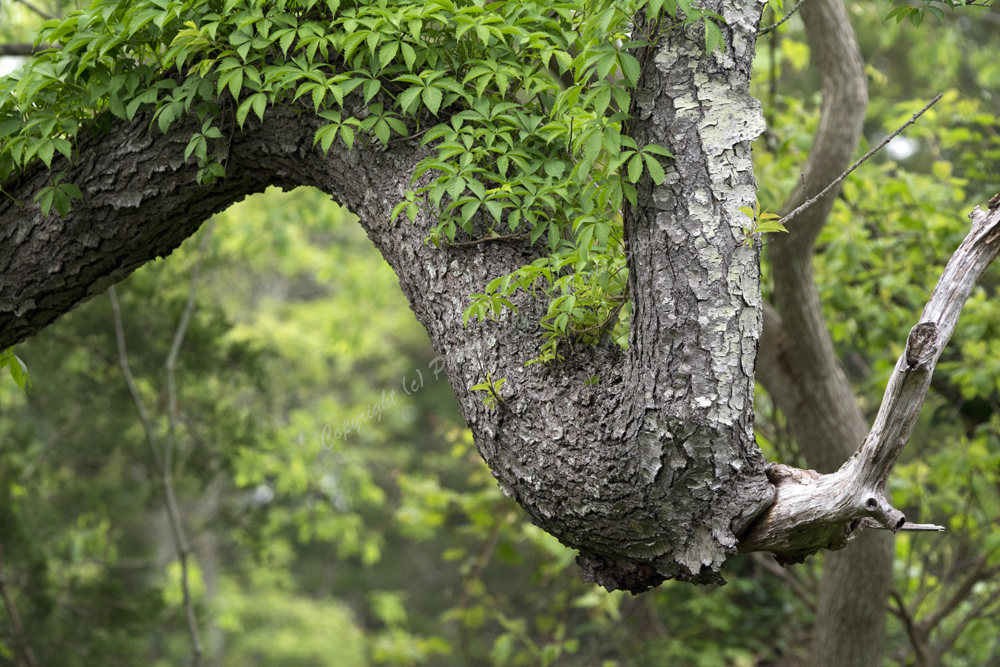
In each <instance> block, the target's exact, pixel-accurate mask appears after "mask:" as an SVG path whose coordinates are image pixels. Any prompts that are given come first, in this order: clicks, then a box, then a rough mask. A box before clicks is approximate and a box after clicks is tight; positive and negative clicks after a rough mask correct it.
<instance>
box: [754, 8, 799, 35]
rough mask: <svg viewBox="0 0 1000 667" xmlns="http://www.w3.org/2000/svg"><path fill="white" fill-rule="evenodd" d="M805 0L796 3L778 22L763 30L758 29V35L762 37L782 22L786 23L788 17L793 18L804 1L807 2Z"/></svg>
mask: <svg viewBox="0 0 1000 667" xmlns="http://www.w3.org/2000/svg"><path fill="white" fill-rule="evenodd" d="M805 1H806V0H799V1H798V2H797V3H796V4H795V6H794V7H792V9H791V10H790V11H789V12H788V13H787V14H785V15H784V16H783V17H781V20H780V21H778V22H777V23H772V24H771V25H769V26H767V27H766V28H764V29H763V30H758V31H757V36H758V37H760V36H761V35H766V34H767V33H769V32H771V31H772V30H774V29H776V28H777V27H778V26H780V25H781V24H782V23H784V22H785V21H787V20H788V19H790V18H792V14H794V13H795V12H797V11H799V7H801V6H802V3H803V2H805Z"/></svg>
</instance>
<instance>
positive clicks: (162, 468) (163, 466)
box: [108, 222, 214, 667]
mask: <svg viewBox="0 0 1000 667" xmlns="http://www.w3.org/2000/svg"><path fill="white" fill-rule="evenodd" d="M213 224H214V222H213V223H209V226H208V228H207V229H206V230H205V232H204V233H203V236H202V239H201V244H200V246H199V248H198V256H197V259H196V260H195V266H194V269H193V270H192V272H191V290H190V293H189V294H188V301H187V305H186V307H185V309H184V314H183V315H182V316H181V321H180V324H179V325H178V327H177V331H176V332H175V333H174V340H173V344H172V345H171V347H170V353H169V354H168V355H167V361H166V368H167V392H168V405H167V414H168V427H167V441H166V448H165V450H164V451H163V452H162V453H161V451H160V447H159V444H158V443H157V440H156V433H155V431H154V430H153V423H152V420H151V419H150V417H149V413H148V412H147V410H146V406H145V403H144V402H143V400H142V395H141V394H140V393H139V389H138V387H137V386H136V384H135V379H134V378H133V376H132V371H131V369H130V367H129V364H128V356H127V353H126V350H125V331H124V326H123V324H122V317H121V308H120V306H119V304H118V295H117V293H116V292H115V288H114V286H111V287H110V288H108V298H109V299H111V308H112V310H113V311H114V318H115V333H116V334H117V338H118V355H119V363H120V364H121V367H122V373H123V374H124V375H125V381H126V382H127V383H128V387H129V391H130V392H131V393H132V400H133V401H134V402H135V405H136V408H137V409H138V410H139V419H140V420H141V421H142V425H143V428H144V429H145V431H146V439H147V440H148V441H149V446H150V449H151V450H152V451H153V459H154V461H155V462H156V467H157V468H158V470H159V473H160V479H161V480H162V484H163V495H164V499H165V502H166V506H167V515H168V517H169V519H170V529H171V533H172V535H173V540H174V547H175V548H176V549H177V555H178V559H179V560H180V564H181V591H182V593H183V597H184V609H185V612H186V615H187V623H188V632H189V633H190V635H191V651H192V661H191V664H192V665H193V666H194V667H198V666H199V665H200V664H201V656H202V652H203V649H202V644H201V636H200V633H199V630H198V618H197V616H196V614H195V609H194V601H193V599H192V598H191V590H190V585H189V581H188V574H189V573H188V556H189V555H190V553H191V547H190V545H189V544H188V542H187V538H186V536H185V534H184V526H183V524H182V522H181V511H180V507H179V505H178V503H177V497H176V495H175V493H174V485H173V480H172V477H171V470H172V463H173V451H174V443H175V431H176V426H177V421H178V419H177V394H176V382H175V370H176V364H177V356H178V354H179V353H180V347H181V344H182V343H183V342H184V335H185V333H186V332H187V328H188V325H189V324H190V322H191V316H192V314H193V313H194V306H195V292H196V288H197V283H198V275H199V272H200V270H201V260H202V256H203V255H204V253H205V248H206V246H207V245H208V240H209V238H210V237H211V234H212V228H213Z"/></svg>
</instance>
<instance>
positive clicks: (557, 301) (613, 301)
mask: <svg viewBox="0 0 1000 667" xmlns="http://www.w3.org/2000/svg"><path fill="white" fill-rule="evenodd" d="M609 228H611V225H604V224H600V225H595V226H594V227H592V228H590V229H587V230H585V231H584V235H582V237H581V238H582V240H583V241H585V242H586V244H585V245H577V246H573V245H572V244H569V243H566V244H561V245H560V246H559V247H558V248H557V249H556V250H555V251H554V252H552V253H551V254H550V255H549V256H548V257H542V258H539V259H537V260H535V261H534V262H532V263H531V264H529V265H527V266H523V267H521V268H520V269H518V270H516V271H514V272H513V273H511V274H508V275H506V276H502V277H500V278H495V279H494V280H492V281H490V282H489V283H487V285H486V290H485V292H483V293H477V294H473V295H472V304H471V305H469V307H468V308H466V310H465V312H464V313H463V316H462V317H463V321H465V322H466V323H468V321H469V319H470V318H472V317H476V318H479V319H498V318H500V317H502V316H504V315H503V309H504V307H506V308H509V309H510V310H511V311H512V312H514V313H516V312H517V308H516V307H515V305H514V304H513V303H512V302H511V301H510V299H511V298H512V297H513V295H514V294H515V293H516V292H518V291H524V292H525V293H527V294H529V295H530V296H531V297H532V298H534V299H536V300H538V301H541V302H542V303H545V304H547V306H546V307H547V311H546V314H545V315H544V316H543V317H542V321H541V326H542V331H543V333H542V336H543V344H542V346H541V349H540V352H539V355H538V357H536V358H535V359H532V360H531V361H529V362H528V363H529V364H531V363H534V362H549V361H554V360H557V359H559V358H560V352H559V348H560V345H573V344H574V343H582V344H585V345H594V344H597V343H600V342H601V341H602V339H605V338H607V339H608V340H610V341H613V342H615V343H617V344H619V345H623V346H624V345H625V344H626V343H627V334H628V323H629V313H630V304H629V300H628V280H627V278H628V267H627V263H626V260H627V257H626V254H625V251H624V244H623V242H622V238H621V236H620V235H619V236H618V237H617V238H615V237H611V236H610V235H609V236H608V237H603V234H610V233H611V230H610V229H609ZM594 231H596V233H598V234H602V236H600V237H597V238H593V237H592V236H591V233H592V232H594ZM616 232H617V233H618V234H620V227H619V229H618V230H616ZM595 248H597V249H596V250H595Z"/></svg>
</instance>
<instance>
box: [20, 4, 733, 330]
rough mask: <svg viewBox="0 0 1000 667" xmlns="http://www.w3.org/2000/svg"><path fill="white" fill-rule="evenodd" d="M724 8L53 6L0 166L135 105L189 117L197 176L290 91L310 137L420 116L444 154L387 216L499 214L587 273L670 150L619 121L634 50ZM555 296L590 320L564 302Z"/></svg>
mask: <svg viewBox="0 0 1000 667" xmlns="http://www.w3.org/2000/svg"><path fill="white" fill-rule="evenodd" d="M643 9H645V11H646V13H647V14H648V16H649V19H648V20H647V23H646V26H647V27H646V28H642V29H640V26H636V25H634V24H633V23H632V17H633V16H635V15H636V13H637V12H639V11H640V10H643ZM722 21H723V19H722V17H721V16H719V15H716V14H713V13H711V12H707V11H704V10H701V9H699V8H697V7H695V6H693V5H692V4H691V2H690V1H689V0H624V1H619V0H568V1H566V2H560V3H556V4H551V3H539V2H535V1H534V0H528V1H525V0H520V1H517V2H494V3H487V2H486V1H485V0H433V1H432V2H413V1H411V0H343V1H341V0H326V1H325V2H319V1H318V0H281V1H279V2H266V1H265V0H142V1H139V2H134V1H131V0H129V1H126V0H94V2H93V3H92V4H91V6H90V7H89V8H88V9H86V10H82V11H77V12H74V13H73V14H71V15H70V16H69V17H68V18H66V19H62V20H51V21H47V22H46V23H45V24H44V25H43V28H42V30H41V31H40V32H39V34H38V37H37V43H42V42H45V43H49V44H53V45H57V46H58V48H56V49H53V50H51V51H49V52H47V53H44V54H42V55H40V56H37V57H36V58H34V59H32V60H31V61H30V62H29V63H28V65H26V66H25V67H24V68H22V69H21V70H19V71H18V72H15V73H14V74H12V75H10V76H9V77H6V78H3V79H0V181H3V180H5V179H7V178H8V177H10V176H12V175H16V174H17V173H20V172H22V171H23V170H24V169H26V168H27V167H28V165H29V164H31V163H32V161H33V160H35V159H36V158H37V159H40V160H41V161H42V162H43V163H44V164H45V165H46V167H49V168H51V167H52V164H53V159H54V157H55V155H56V153H57V152H58V153H60V154H62V155H64V156H65V158H66V159H67V160H69V161H72V160H73V150H74V142H75V141H76V138H77V136H78V134H79V133H80V130H81V128H83V127H92V128H95V129H96V130H98V131H100V130H101V129H102V128H106V127H107V126H108V123H109V120H110V117H111V116H115V117H118V118H121V119H125V120H133V119H134V118H136V117H137V115H139V114H142V115H143V116H142V117H143V118H146V119H147V120H148V121H149V122H150V123H151V124H152V125H155V126H156V128H158V129H159V131H160V132H163V133H166V132H168V131H170V128H171V127H173V126H174V125H175V124H176V123H178V122H179V121H181V120H182V119H187V118H189V117H192V116H196V117H197V119H198V122H199V123H200V129H198V130H195V129H193V128H192V129H188V130H186V131H188V132H190V138H189V142H188V145H187V148H186V150H185V153H184V156H185V159H186V160H187V159H195V160H196V161H197V164H198V167H199V171H198V180H199V182H203V183H208V182H211V181H213V180H214V179H216V178H222V177H224V176H225V166H224V165H225V159H226V154H227V150H228V137H229V136H231V133H232V132H233V131H235V128H230V127H228V125H227V122H228V118H229V117H230V116H229V115H228V114H232V115H233V116H234V117H235V120H236V124H237V126H238V127H239V128H242V127H243V126H244V125H245V123H246V122H247V119H248V118H249V117H250V115H251V114H253V115H254V116H255V117H256V119H257V120H258V121H263V120H264V117H265V114H266V113H267V109H268V108H269V107H271V106H273V105H284V106H288V105H291V106H293V107H295V108H299V109H302V108H305V109H309V110H311V111H312V112H314V113H317V114H318V115H319V116H320V117H321V118H323V119H324V120H326V121H329V122H328V123H327V124H325V125H324V126H323V127H321V128H320V129H319V130H318V132H317V133H316V136H315V141H314V143H318V144H319V145H320V146H321V147H322V149H323V150H324V152H326V151H329V150H330V148H331V147H332V146H333V144H334V142H335V141H337V140H338V139H339V140H340V141H342V142H343V144H344V145H345V146H346V147H347V148H348V149H350V148H351V147H352V146H353V145H354V142H355V140H356V139H357V138H360V140H361V141H363V142H364V143H365V144H369V143H371V142H372V141H378V142H379V143H381V144H382V145H383V146H386V145H388V143H389V142H390V140H391V137H392V135H393V133H396V134H398V135H400V136H409V135H419V134H423V133H425V132H426V136H425V137H424V142H425V143H432V142H433V143H434V145H435V148H436V155H435V156H433V157H429V158H428V159H426V160H424V161H423V162H422V163H421V164H420V165H419V166H418V169H417V171H416V173H415V174H414V179H415V180H416V179H418V178H420V177H421V176H423V175H424V174H425V173H427V172H431V173H430V174H429V175H431V176H433V178H432V179H431V180H430V181H429V182H427V183H426V184H424V185H422V186H421V187H419V188H418V189H416V190H415V191H413V192H411V193H409V194H408V196H407V199H406V200H405V201H404V202H402V203H400V205H399V206H397V207H396V209H395V210H394V212H393V217H394V218H395V217H396V216H397V215H399V214H400V213H402V212H404V211H405V213H406V214H407V216H408V217H409V218H410V219H411V220H413V219H415V217H416V215H417V213H418V210H419V209H420V208H424V209H425V210H427V212H428V213H429V214H430V215H431V216H433V218H434V219H436V220H437V225H436V227H435V229H434V231H433V232H432V234H431V238H432V239H433V240H434V241H435V242H441V241H444V240H447V241H448V242H454V240H455V235H456V233H457V231H458V230H459V229H463V230H465V232H467V233H468V234H470V235H473V236H493V235H496V234H497V230H499V229H503V230H504V231H509V232H510V233H512V234H514V235H517V236H525V237H528V238H530V240H531V241H532V242H533V243H534V242H535V241H537V240H538V239H541V238H543V237H544V239H545V240H547V242H548V244H549V248H550V249H551V251H552V252H553V253H557V252H558V253H559V257H561V256H563V255H565V254H566V253H567V252H572V251H576V252H577V253H578V255H579V260H578V261H575V262H574V263H573V269H572V270H573V271H575V272H577V273H581V274H588V273H593V272H599V271H601V270H602V268H601V266H600V264H601V262H600V261H598V262H597V263H596V264H594V263H592V262H591V259H590V256H592V255H595V256H599V255H603V254H609V253H610V254H614V253H615V252H617V251H616V250H615V249H613V248H611V247H610V246H608V244H607V240H608V238H609V237H615V238H619V237H620V216H619V212H620V210H621V208H622V206H623V204H624V202H625V201H629V202H631V203H633V204H634V203H635V185H634V184H635V183H636V182H637V181H638V180H639V178H640V177H641V176H642V174H643V173H644V172H645V173H648V174H649V175H650V177H651V178H652V179H653V180H654V181H659V180H662V178H663V174H664V169H663V166H662V164H661V161H662V160H664V159H667V158H669V157H670V153H669V152H667V151H666V150H664V149H663V148H661V147H658V146H655V145H651V146H642V147H640V146H637V145H636V144H635V142H634V141H633V140H632V139H631V138H629V137H628V136H627V124H628V121H629V118H630V113H631V111H632V90H633V89H634V88H635V85H636V83H637V81H638V79H639V77H640V76H641V74H642V67H643V66H642V64H641V63H640V62H639V61H638V60H637V59H636V57H635V56H634V55H633V52H634V51H635V49H637V48H639V47H642V46H647V45H649V44H651V43H652V42H655V41H656V40H657V39H658V37H659V35H660V34H661V33H662V31H663V30H668V29H676V28H680V27H683V26H686V25H690V24H693V23H696V22H704V30H705V40H706V47H707V49H708V50H709V51H711V50H715V49H717V48H722V47H723V39H722V33H721V31H720V29H719V27H718V25H717V24H716V22H722ZM646 30H648V32H646ZM637 32H643V34H642V35H638V34H636V33H637ZM640 38H641V39H640ZM438 119H440V122H438ZM421 123H424V124H428V125H431V126H430V127H428V128H426V129H425V130H423V131H421V127H420V126H421ZM433 123H437V124H433ZM411 128H413V129H411ZM63 178H64V176H63V175H62V174H53V177H52V181H51V184H50V185H49V186H48V187H47V188H45V190H43V191H42V192H41V193H39V195H38V200H39V203H40V206H41V208H42V211H43V213H44V214H45V215H47V214H48V213H49V211H50V210H51V208H53V207H54V208H55V209H56V211H57V212H58V213H59V214H60V215H66V214H67V212H68V211H69V209H70V205H71V199H73V198H81V197H82V196H83V194H82V193H81V192H80V190H79V189H78V188H76V187H75V186H74V185H72V184H71V183H65V182H61V181H62V179H63ZM445 195H447V198H446V197H445ZM558 261H559V259H557V258H556V257H555V256H554V257H553V263H557V262H558ZM585 282H593V280H591V279H588V280H585ZM563 286H564V287H565V286H566V285H563ZM548 287H549V288H551V287H552V285H549V286H548ZM578 300H579V299H578ZM583 300H586V299H583ZM555 308H556V310H558V311H559V313H558V315H562V314H565V315H566V316H567V318H568V319H569V320H570V321H573V322H575V323H576V325H578V326H577V328H578V329H579V328H586V326H587V323H586V322H584V321H582V320H580V319H578V318H577V316H576V312H577V310H576V309H575V307H573V306H570V305H567V306H566V307H563V306H562V305H557V306H555ZM558 315H557V316H556V317H557V319H558ZM559 328H560V329H561V330H565V326H562V327H559Z"/></svg>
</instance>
